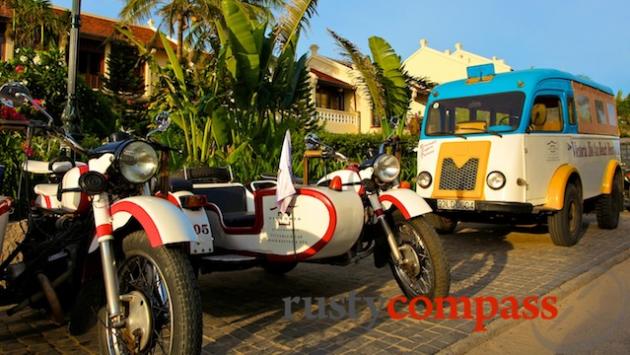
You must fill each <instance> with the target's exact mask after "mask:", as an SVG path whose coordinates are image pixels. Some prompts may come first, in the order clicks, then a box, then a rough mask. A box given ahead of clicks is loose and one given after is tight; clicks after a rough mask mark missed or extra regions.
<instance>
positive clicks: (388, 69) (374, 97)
mask: <svg viewBox="0 0 630 355" xmlns="http://www.w3.org/2000/svg"><path fill="white" fill-rule="evenodd" d="M328 32H329V33H330V35H331V36H332V37H333V38H334V40H335V42H337V45H338V46H339V48H340V49H341V52H342V55H343V56H344V57H345V58H347V59H348V60H350V61H351V62H352V64H353V67H354V69H355V70H356V71H357V72H358V75H357V76H356V77H355V81H356V82H357V84H358V86H359V87H360V88H362V89H363V90H364V92H365V93H366V94H367V96H368V97H369V98H370V101H371V103H372V109H373V113H374V115H375V116H376V117H377V118H378V119H380V120H381V129H382V133H383V136H384V137H388V136H390V135H392V134H395V135H398V136H401V135H402V133H403V131H404V129H405V125H404V122H405V119H406V114H407V110H408V108H409V103H410V100H411V87H412V85H413V86H415V87H416V88H420V89H421V90H423V91H426V92H428V91H430V89H431V88H432V87H433V86H434V84H433V83H431V82H430V81H429V80H427V79H425V78H417V77H413V76H412V75H410V74H409V73H408V72H407V71H406V70H405V68H404V65H403V63H402V61H401V58H400V56H399V55H398V54H396V52H395V51H394V49H393V48H392V46H391V45H390V44H389V43H388V42H387V41H386V40H385V39H383V38H381V37H378V36H372V37H370V38H369V39H368V43H369V46H370V54H371V55H372V56H371V57H370V56H369V55H366V54H363V53H361V51H360V50H359V48H358V47H357V46H356V45H355V44H354V43H352V42H351V41H349V40H348V39H346V38H344V37H342V36H340V35H339V34H337V33H336V32H335V31H333V30H330V29H329V30H328ZM390 119H393V120H396V121H398V122H399V124H397V125H396V126H395V127H392V125H391V124H390Z"/></svg>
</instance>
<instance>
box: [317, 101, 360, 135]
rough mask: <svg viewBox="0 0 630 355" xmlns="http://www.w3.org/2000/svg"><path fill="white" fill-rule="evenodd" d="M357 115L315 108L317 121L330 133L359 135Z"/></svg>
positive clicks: (350, 112)
mask: <svg viewBox="0 0 630 355" xmlns="http://www.w3.org/2000/svg"><path fill="white" fill-rule="evenodd" d="M359 118H360V117H359V113H358V112H354V111H338V110H331V109H326V108H321V107H318V108H317V119H318V120H319V121H320V122H322V123H324V124H325V126H324V129H325V130H327V131H329V132H332V133H359V128H360V127H359Z"/></svg>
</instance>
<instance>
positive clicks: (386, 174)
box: [374, 154, 400, 182]
mask: <svg viewBox="0 0 630 355" xmlns="http://www.w3.org/2000/svg"><path fill="white" fill-rule="evenodd" d="M398 174H400V162H399V161H398V159H396V157H395V156H393V155H389V154H383V155H381V156H380V157H378V158H377V159H376V161H375V162H374V175H376V177H377V178H378V179H379V180H380V181H382V182H392V181H394V180H395V179H396V178H397V177H398Z"/></svg>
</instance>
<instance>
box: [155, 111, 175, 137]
mask: <svg viewBox="0 0 630 355" xmlns="http://www.w3.org/2000/svg"><path fill="white" fill-rule="evenodd" d="M155 124H156V125H157V127H156V128H155V130H156V131H158V132H164V131H166V130H167V129H168V126H170V125H171V114H170V112H168V111H162V112H160V113H158V115H157V116H156V117H155Z"/></svg>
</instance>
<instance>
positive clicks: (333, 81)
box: [311, 68, 355, 89]
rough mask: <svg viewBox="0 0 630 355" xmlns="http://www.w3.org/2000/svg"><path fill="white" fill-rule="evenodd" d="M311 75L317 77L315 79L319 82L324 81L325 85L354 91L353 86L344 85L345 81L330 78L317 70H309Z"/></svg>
mask: <svg viewBox="0 0 630 355" xmlns="http://www.w3.org/2000/svg"><path fill="white" fill-rule="evenodd" d="M311 73H313V74H315V75H317V78H318V79H319V80H321V81H325V82H327V83H330V84H333V85H337V86H340V87H343V88H346V89H354V88H355V87H354V85H352V84H349V83H346V82H345V81H342V80H339V79H337V78H335V77H332V76H330V75H328V74H326V73H323V72H321V71H319V70H317V69H313V68H311Z"/></svg>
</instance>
